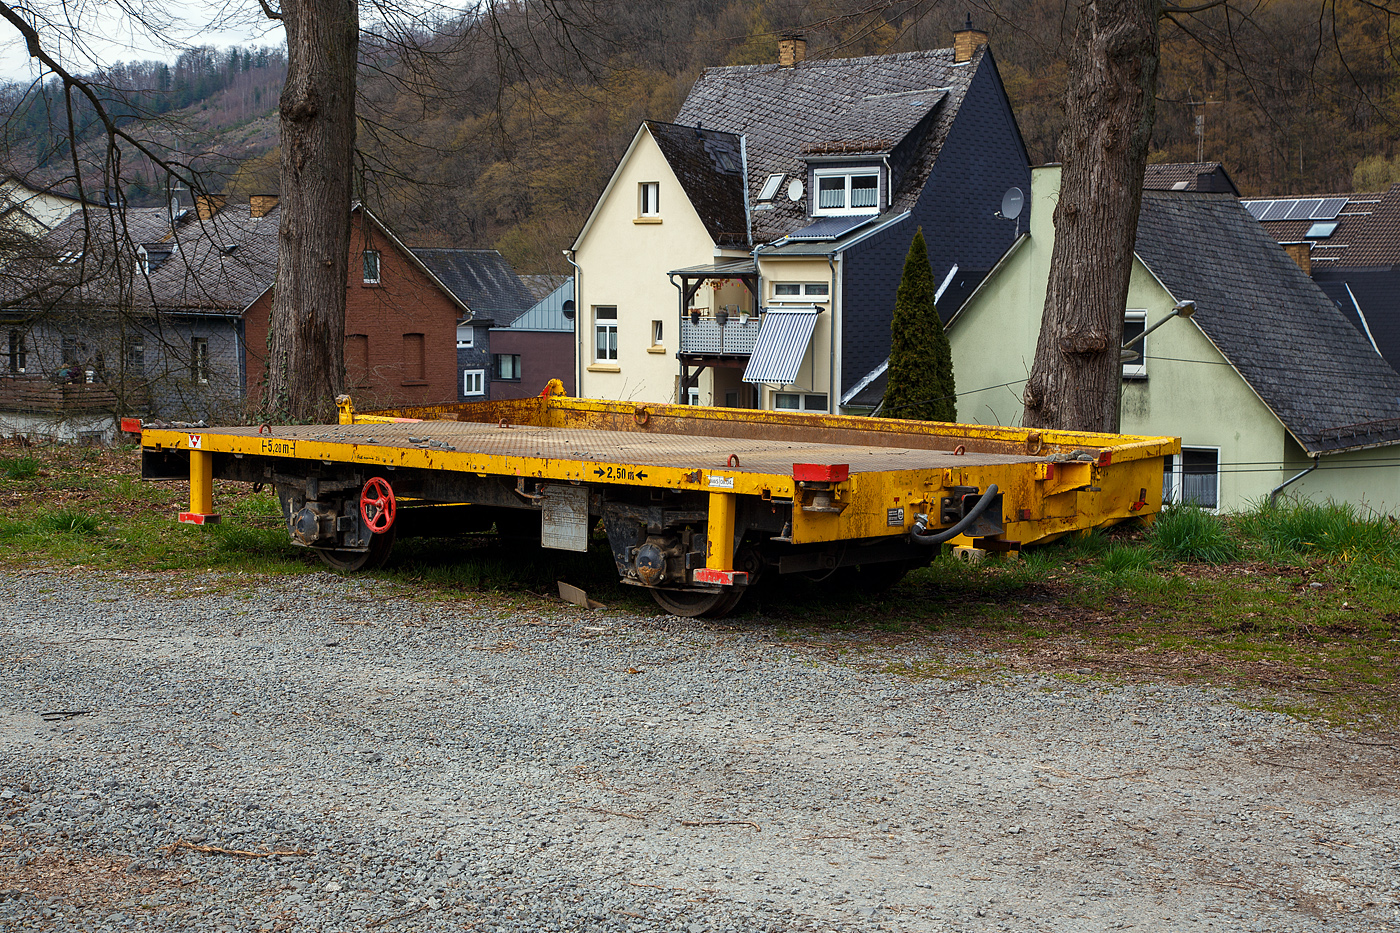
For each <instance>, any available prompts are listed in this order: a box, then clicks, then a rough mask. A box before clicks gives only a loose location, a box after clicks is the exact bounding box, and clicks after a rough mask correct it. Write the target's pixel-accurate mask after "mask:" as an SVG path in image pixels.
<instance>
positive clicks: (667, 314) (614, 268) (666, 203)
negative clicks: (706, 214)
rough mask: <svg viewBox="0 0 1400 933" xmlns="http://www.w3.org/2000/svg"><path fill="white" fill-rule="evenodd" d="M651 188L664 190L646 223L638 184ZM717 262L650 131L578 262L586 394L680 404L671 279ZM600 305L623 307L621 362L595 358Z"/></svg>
mask: <svg viewBox="0 0 1400 933" xmlns="http://www.w3.org/2000/svg"><path fill="white" fill-rule="evenodd" d="M643 182H658V183H659V184H660V196H659V198H658V204H659V206H660V213H659V216H657V217H654V218H650V217H648V218H642V217H638V213H639V208H640V204H639V201H638V185H639V184H641V183H643ZM714 258H715V245H714V241H713V240H711V239H710V236H709V233H708V232H707V231H706V230H705V225H704V224H703V223H702V222H701V220H700V217H699V215H698V214H696V212H695V210H694V208H692V207H691V206H690V202H689V201H688V200H687V199H686V196H685V193H684V191H683V190H682V189H681V185H680V182H679V181H677V180H676V177H675V175H674V173H673V172H672V171H671V167H670V166H669V165H668V164H667V162H666V159H665V158H664V157H663V156H662V154H661V150H660V149H659V148H658V147H657V145H656V143H655V141H654V140H653V139H652V138H651V135H650V133H649V132H647V131H646V129H645V128H643V129H642V130H641V132H640V135H639V137H638V139H637V141H636V144H635V145H634V146H633V147H632V149H631V151H630V152H629V154H628V155H627V156H626V157H625V158H624V159H623V162H622V164H620V165H619V166H618V168H617V171H616V173H615V174H614V179H613V182H612V186H611V188H610V190H609V192H608V193H607V195H606V197H605V198H604V199H603V201H602V203H600V204H599V205H598V206H597V209H596V212H595V214H594V216H593V218H592V220H591V222H590V224H589V227H588V229H587V231H586V232H585V234H584V236H583V237H582V239H581V240H580V242H579V244H578V250H577V253H576V255H575V257H574V261H575V262H577V263H578V265H579V268H580V270H581V272H582V274H581V276H580V284H579V305H578V311H577V313H578V324H579V326H578V333H579V340H580V343H581V348H580V349H581V353H582V361H583V372H582V374H581V376H582V378H581V381H580V384H579V395H580V396H582V397H584V398H601V399H614V400H621V401H637V402H662V403H671V402H675V401H676V400H677V399H676V388H677V382H678V376H679V373H680V363H679V362H678V361H677V359H676V351H677V350H679V349H680V311H679V309H680V296H679V293H678V292H677V290H676V288H675V286H673V285H672V284H671V282H670V280H669V279H668V278H667V275H666V274H667V273H668V272H670V271H671V270H673V269H680V268H684V267H686V266H695V265H701V264H703V263H709V262H713V261H714ZM600 307H616V308H617V325H618V327H617V331H618V347H617V359H616V360H605V361H600V360H597V359H595V351H594V341H595V321H596V312H597V309H598V308H600ZM653 321H661V322H662V330H663V334H662V338H663V339H662V343H661V344H660V345H659V346H653V344H652V340H651V333H652V322H653ZM711 384H712V380H711V377H710V374H709V373H706V375H705V378H704V379H703V380H702V383H701V390H702V393H703V394H704V395H705V396H706V397H708V396H709V395H711V394H712V389H711ZM704 400H707V398H706V399H704Z"/></svg>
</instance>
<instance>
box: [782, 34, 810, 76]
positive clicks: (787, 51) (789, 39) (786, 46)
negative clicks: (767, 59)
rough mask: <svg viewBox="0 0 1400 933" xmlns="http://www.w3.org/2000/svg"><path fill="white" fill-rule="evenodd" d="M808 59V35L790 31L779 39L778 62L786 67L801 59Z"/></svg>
mask: <svg viewBox="0 0 1400 933" xmlns="http://www.w3.org/2000/svg"><path fill="white" fill-rule="evenodd" d="M806 60H807V37H806V36H803V35H801V34H800V33H795V32H790V33H787V34H786V35H784V36H782V37H781V38H780V39H778V64H779V65H781V66H782V67H784V68H791V67H792V66H793V65H795V64H797V63H798V62H801V61H806Z"/></svg>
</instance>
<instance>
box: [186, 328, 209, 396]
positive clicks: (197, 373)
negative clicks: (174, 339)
mask: <svg viewBox="0 0 1400 933" xmlns="http://www.w3.org/2000/svg"><path fill="white" fill-rule="evenodd" d="M190 374H191V375H192V376H193V377H194V382H195V384H197V385H202V386H203V385H208V384H209V338H208V337H192V338H190Z"/></svg>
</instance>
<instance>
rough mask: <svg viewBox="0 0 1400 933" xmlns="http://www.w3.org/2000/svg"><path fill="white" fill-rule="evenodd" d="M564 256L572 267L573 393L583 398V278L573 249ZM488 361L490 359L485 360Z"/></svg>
mask: <svg viewBox="0 0 1400 933" xmlns="http://www.w3.org/2000/svg"><path fill="white" fill-rule="evenodd" d="M564 258H565V259H566V260H567V261H568V263H569V265H571V266H573V267H574V395H575V397H577V398H583V397H584V396H583V327H582V320H583V318H582V314H583V292H582V290H581V289H580V288H579V280H580V279H582V278H583V270H582V269H580V268H579V267H578V263H576V262H574V251H573V250H572V249H566V250H564ZM487 362H488V363H489V362H490V360H487Z"/></svg>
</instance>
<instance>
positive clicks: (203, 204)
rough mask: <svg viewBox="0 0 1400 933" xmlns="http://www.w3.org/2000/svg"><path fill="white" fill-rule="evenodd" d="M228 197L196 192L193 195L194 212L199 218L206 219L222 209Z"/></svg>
mask: <svg viewBox="0 0 1400 933" xmlns="http://www.w3.org/2000/svg"><path fill="white" fill-rule="evenodd" d="M227 203H228V198H226V197H224V196H223V195H222V194H197V195H195V196H194V210H195V214H196V215H197V216H198V217H199V219H200V220H208V219H209V218H210V217H213V216H214V215H215V214H217V213H218V212H219V211H221V210H223V209H224V205H225V204H227Z"/></svg>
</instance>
